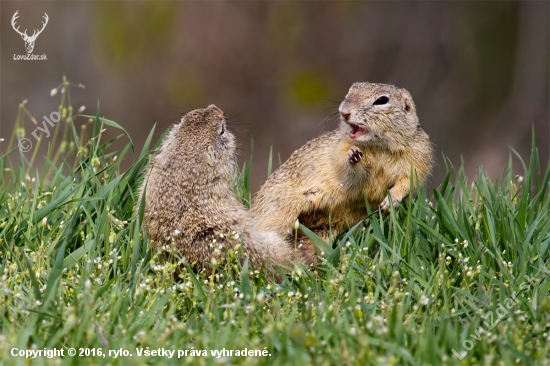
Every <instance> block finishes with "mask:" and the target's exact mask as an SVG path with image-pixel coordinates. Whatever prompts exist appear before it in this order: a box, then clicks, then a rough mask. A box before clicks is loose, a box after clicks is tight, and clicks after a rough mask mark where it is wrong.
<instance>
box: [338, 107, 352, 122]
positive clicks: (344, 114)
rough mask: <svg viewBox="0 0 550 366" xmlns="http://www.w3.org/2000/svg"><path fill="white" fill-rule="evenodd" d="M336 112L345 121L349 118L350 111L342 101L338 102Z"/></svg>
mask: <svg viewBox="0 0 550 366" xmlns="http://www.w3.org/2000/svg"><path fill="white" fill-rule="evenodd" d="M338 112H340V114H341V115H342V117H344V119H345V120H346V121H347V120H348V119H349V116H350V115H351V111H350V110H349V109H348V106H346V105H345V104H344V103H342V104H340V107H339V108H338Z"/></svg>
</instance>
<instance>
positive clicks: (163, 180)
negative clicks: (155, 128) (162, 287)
mask: <svg viewBox="0 0 550 366" xmlns="http://www.w3.org/2000/svg"><path fill="white" fill-rule="evenodd" d="M236 168H237V160H236V143H235V136H234V135H233V134H232V133H231V132H229V131H228V130H227V129H226V123H225V118H224V115H223V112H222V111H221V110H220V109H218V108H217V107H216V106H215V105H210V106H209V107H208V108H205V109H198V110H194V111H192V112H189V113H187V114H186V115H185V116H184V117H183V118H182V119H181V122H180V123H179V124H176V125H174V126H173V127H172V129H171V130H170V132H169V133H168V134H167V136H166V138H165V139H164V141H163V143H162V145H161V146H160V148H159V149H158V152H157V154H156V156H155V157H154V158H153V159H152V161H151V163H150V166H149V169H148V172H147V173H146V175H145V178H144V182H143V184H142V186H141V193H143V191H146V192H145V193H146V194H145V212H144V216H143V222H144V224H145V226H146V232H147V237H148V239H149V241H150V242H151V243H152V246H153V247H155V248H156V249H158V248H159V247H161V246H162V245H165V244H169V243H171V241H172V240H175V242H176V245H177V247H178V249H179V250H180V251H181V252H182V254H183V255H184V256H185V258H186V260H187V262H188V263H189V264H191V265H192V267H193V269H194V270H200V269H201V268H205V270H206V272H207V273H210V272H211V271H210V269H211V267H210V264H211V263H215V262H219V261H220V260H223V259H224V258H225V257H226V255H227V253H226V252H225V251H224V248H227V247H228V246H231V248H233V247H235V246H236V245H237V244H238V243H240V244H241V248H242V251H243V254H244V255H243V258H245V256H246V255H248V256H249V257H250V259H251V262H253V264H254V267H255V268H256V269H260V268H261V266H262V264H263V263H266V264H267V262H266V261H271V262H276V263H281V264H286V263H288V260H289V259H290V258H291V254H292V251H291V249H290V248H288V245H286V244H285V242H284V241H283V239H281V238H280V237H279V236H278V235H277V234H275V233H266V232H258V231H257V230H256V228H255V224H254V222H253V220H251V219H250V217H249V214H248V212H247V211H246V210H245V208H244V207H243V205H242V204H241V203H240V202H239V201H238V200H237V199H236V197H235V194H234V192H233V190H232V187H233V179H234V178H235V173H236ZM140 196H141V195H140ZM267 267H269V268H271V269H273V268H272V267H271V266H267ZM275 273H276V272H275Z"/></svg>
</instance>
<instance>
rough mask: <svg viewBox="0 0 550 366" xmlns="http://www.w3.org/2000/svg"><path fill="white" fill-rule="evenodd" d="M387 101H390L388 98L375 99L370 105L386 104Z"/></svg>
mask: <svg viewBox="0 0 550 366" xmlns="http://www.w3.org/2000/svg"><path fill="white" fill-rule="evenodd" d="M388 100H390V98H388V97H386V96H382V97H380V98H378V99H376V100H375V101H374V103H372V105H379V104H386V103H387V102H388Z"/></svg>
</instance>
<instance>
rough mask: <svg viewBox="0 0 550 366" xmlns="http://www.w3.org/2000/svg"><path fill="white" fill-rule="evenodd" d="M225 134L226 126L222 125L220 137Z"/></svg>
mask: <svg viewBox="0 0 550 366" xmlns="http://www.w3.org/2000/svg"><path fill="white" fill-rule="evenodd" d="M224 132H225V124H223V125H222V131H221V132H220V136H221V135H223V133H224Z"/></svg>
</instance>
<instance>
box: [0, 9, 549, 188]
mask: <svg viewBox="0 0 550 366" xmlns="http://www.w3.org/2000/svg"><path fill="white" fill-rule="evenodd" d="M16 10H18V11H19V15H20V18H19V19H18V20H17V22H18V23H17V24H18V25H20V29H21V30H23V29H29V32H28V34H31V33H32V31H31V30H32V29H35V28H39V27H40V26H41V22H42V21H43V19H42V16H43V14H44V12H46V13H47V14H48V16H49V23H48V25H47V27H46V28H45V30H44V31H43V32H42V33H41V34H40V36H39V37H38V39H37V40H36V45H35V49H34V54H39V55H40V54H46V55H47V61H20V60H14V54H26V52H25V49H24V42H23V40H22V39H21V37H20V36H19V35H18V34H17V33H16V32H15V31H14V30H13V29H12V27H11V18H12V16H13V14H14V13H15V11H16ZM549 14H550V6H549V2H545V1H541V2H533V1H523V2H512V1H503V2H497V1H485V2H482V1H476V2H469V1H468V2H466V1H457V2H450V1H446V2H432V1H419V2H412V1H406V2H400V1H391V2H381V1H380V2H378V1H376V2H369V1H365V2H360V1H351V2H347V1H338V2H330V1H319V2H298V1H284V2H263V1H262V2H260V1H257V2H253V1H244V2H237V1H231V2H222V1H212V2H191V1H185V2H183V1H182V2H178V1H162V2H141V1H140V2H137V1H131V2H130V1H101V2H69V1H24V2H21V1H20V2H16V1H9V2H7V1H2V2H1V3H0V21H1V25H0V32H1V34H0V45H1V59H0V61H1V65H0V72H1V75H0V77H1V81H0V88H1V91H0V97H1V102H0V137H2V138H5V139H6V141H7V140H8V139H9V137H10V135H11V133H12V130H13V126H14V122H15V120H16V116H17V110H18V104H19V103H20V102H21V101H22V100H24V99H27V100H28V103H27V108H28V110H29V111H30V112H31V113H32V114H33V115H34V116H35V117H36V118H37V119H38V121H39V123H41V121H42V116H43V115H49V114H50V113H51V112H53V111H55V110H57V107H58V105H59V95H57V96H56V97H51V96H50V90H51V89H52V88H53V87H55V86H57V85H59V83H60V82H61V79H62V76H63V75H66V76H67V78H68V80H70V81H72V82H75V83H82V84H84V85H85V86H86V89H83V90H82V89H76V88H73V89H72V90H71V98H72V104H73V105H74V106H75V108H78V107H79V106H81V105H85V106H86V107H87V110H86V112H88V113H90V114H95V109H96V108H95V106H96V103H97V101H98V100H99V103H100V105H101V115H102V116H104V117H106V118H109V119H111V120H114V121H116V122H118V123H119V124H120V125H122V126H123V127H124V128H125V129H126V130H127V131H128V132H129V133H130V135H131V136H132V138H133V140H134V142H135V143H136V145H137V150H138V151H139V149H141V146H142V145H143V143H144V141H145V139H146V137H147V135H148V133H149V131H150V130H151V128H152V126H153V124H154V123H155V122H156V123H157V130H156V134H155V137H154V138H155V140H156V139H158V137H160V135H161V134H162V132H163V131H165V130H166V129H167V128H168V127H169V126H170V125H171V124H172V123H174V122H176V121H178V120H179V118H180V117H181V115H182V114H183V113H185V112H187V111H189V110H191V109H195V108H201V107H206V106H207V105H209V104H211V103H214V104H216V105H217V106H218V107H220V108H221V109H222V110H223V111H224V112H225V113H226V115H227V116H234V118H232V119H231V120H230V123H229V126H230V128H231V126H233V129H234V131H235V132H236V134H237V135H238V136H240V137H241V139H240V144H241V145H240V146H241V150H242V153H241V156H240V159H241V162H244V161H247V160H248V159H249V157H250V140H251V136H253V139H254V151H253V158H254V164H253V167H254V169H253V177H252V190H253V191H256V190H257V189H258V188H259V186H260V184H261V183H263V181H265V179H266V176H267V161H268V156H269V151H270V148H271V147H272V146H273V149H274V152H275V156H277V153H279V154H280V157H281V159H282V160H283V161H284V160H286V159H287V158H288V157H289V156H290V154H291V153H292V152H293V151H294V150H295V149H297V148H299V147H300V146H302V145H303V144H304V143H306V142H307V141H308V140H310V139H312V138H314V137H316V136H318V135H319V134H321V133H323V132H326V131H329V130H331V129H333V128H334V127H335V126H336V120H335V119H334V118H327V117H328V116H329V115H330V114H331V113H333V112H334V111H336V108H337V106H338V102H339V101H341V100H342V99H343V98H344V96H345V95H346V93H347V91H348V89H349V87H350V86H351V84H352V83H353V82H355V81H370V82H381V83H390V84H394V85H397V86H399V87H404V88H406V89H408V90H409V91H410V92H411V94H412V95H413V98H414V99H415V102H416V105H417V109H418V115H419V118H420V121H421V123H422V126H423V128H424V130H425V131H426V132H427V133H428V134H429V135H430V137H431V139H432V141H433V143H434V145H435V148H436V151H437V157H438V166H437V168H436V169H435V171H434V174H433V176H432V177H431V179H430V182H429V184H428V186H429V187H435V186H438V185H439V184H440V183H441V180H442V179H443V176H444V170H445V169H444V168H445V166H444V162H443V158H442V154H445V155H446V156H448V157H449V158H450V159H451V160H452V162H453V163H454V164H455V165H459V164H460V162H461V158H462V157H463V158H464V159H465V165H466V172H467V174H468V176H469V177H470V178H473V177H474V175H475V174H476V173H477V170H478V168H479V167H480V166H482V167H483V169H484V170H485V171H487V172H488V173H489V175H490V176H491V177H492V178H497V177H498V176H499V175H500V173H501V172H502V170H503V168H504V165H505V164H506V162H507V160H508V157H509V154H510V153H511V149H510V148H511V147H512V148H514V149H515V150H517V151H518V152H519V153H520V154H521V155H522V156H523V157H524V158H525V159H528V156H529V150H530V145H531V131H532V127H533V126H534V129H535V131H536V144H537V147H538V148H539V150H540V153H541V157H542V159H541V160H542V163H543V164H547V162H548V157H549V154H550V151H549V139H550V123H549V119H550V116H549V109H550V106H549V99H550V96H549V43H550V40H549V34H550V26H549ZM85 122H86V121H85V119H81V120H77V124H79V123H85ZM25 123H26V125H25V126H24V127H25V129H26V134H27V136H28V135H30V132H31V131H32V130H33V129H34V128H35V126H33V125H32V124H31V123H30V122H29V121H28V120H27V121H26V122H25ZM107 133H108V136H110V137H114V136H115V135H117V134H118V131H116V130H113V129H108V131H107ZM109 134H110V135H109ZM6 141H4V142H0V152H5V149H6ZM126 142H127V141H126V140H124V139H122V141H121V143H120V144H119V145H117V147H118V148H121V147H122V146H123V145H124V144H125V143H126ZM42 147H44V144H43V146H42ZM27 154H30V153H27ZM277 160H278V158H276V161H277ZM38 162H40V160H38ZM42 164H43V162H42ZM274 166H275V167H276V166H278V163H276V162H274ZM518 166H519V164H518Z"/></svg>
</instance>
